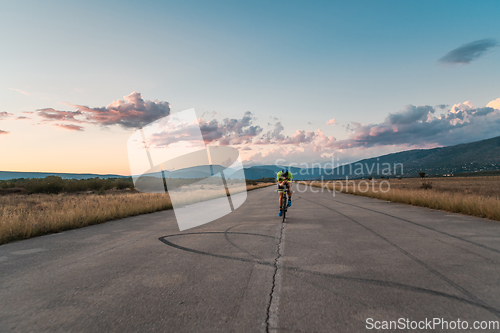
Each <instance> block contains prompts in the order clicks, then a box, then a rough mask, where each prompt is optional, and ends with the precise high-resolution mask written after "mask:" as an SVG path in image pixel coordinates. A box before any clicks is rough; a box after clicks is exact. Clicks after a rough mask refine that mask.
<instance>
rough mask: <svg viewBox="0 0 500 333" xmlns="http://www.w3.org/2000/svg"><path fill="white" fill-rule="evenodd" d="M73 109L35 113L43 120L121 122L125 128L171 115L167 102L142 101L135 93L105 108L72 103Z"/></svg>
mask: <svg viewBox="0 0 500 333" xmlns="http://www.w3.org/2000/svg"><path fill="white" fill-rule="evenodd" d="M67 105H70V106H72V107H75V108H76V109H77V110H76V111H59V110H55V109H53V108H47V109H41V110H38V111H37V115H38V116H39V117H41V118H43V119H44V121H68V122H77V123H87V124H93V125H102V126H110V125H120V126H122V127H125V128H141V127H143V126H144V125H147V124H149V123H151V122H153V121H155V120H157V119H159V118H161V117H165V116H168V115H169V114H170V104H169V103H168V102H159V101H147V100H143V99H142V96H141V94H140V93H138V92H135V91H134V92H133V93H131V94H130V95H127V96H124V99H123V100H116V101H113V102H112V103H110V104H109V105H108V106H105V107H97V108H91V107H88V106H84V105H73V104H67Z"/></svg>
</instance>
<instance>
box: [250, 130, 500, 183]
mask: <svg viewBox="0 0 500 333" xmlns="http://www.w3.org/2000/svg"><path fill="white" fill-rule="evenodd" d="M388 166H390V170H388ZM281 168H282V167H281V166H275V165H263V166H254V167H250V168H246V169H245V176H246V178H247V179H259V178H262V177H275V176H276V172H278V171H279V170H280V169H281ZM401 169H402V172H401ZM487 170H500V136H498V137H495V138H491V139H486V140H481V141H476V142H471V143H464V144H459V145H455V146H448V147H442V148H433V149H413V150H407V151H403V152H399V153H393V154H387V155H383V156H379V157H373V158H367V159H363V160H360V161H357V162H354V163H350V164H346V165H344V166H337V165H335V166H333V168H332V167H330V168H309V169H304V168H302V169H301V168H290V171H291V172H292V173H293V175H294V179H320V178H321V177H323V178H324V179H340V178H345V177H346V176H348V177H349V178H361V177H366V176H370V175H374V176H375V175H377V176H380V175H388V176H397V175H401V176H403V177H415V176H418V173H419V172H425V173H426V174H428V175H440V176H442V175H451V174H458V173H470V172H478V171H487ZM384 171H385V172H384Z"/></svg>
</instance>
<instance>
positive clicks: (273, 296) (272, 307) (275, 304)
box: [266, 222, 285, 333]
mask: <svg viewBox="0 0 500 333" xmlns="http://www.w3.org/2000/svg"><path fill="white" fill-rule="evenodd" d="M284 247H285V223H283V222H281V227H280V235H279V237H278V244H277V245H276V258H274V273H273V282H272V287H271V292H270V293H269V303H268V305H267V317H266V333H268V332H270V331H271V330H273V331H274V330H277V329H278V308H279V295H280V293H281V280H282V269H281V268H282V266H283V265H282V256H283V253H284Z"/></svg>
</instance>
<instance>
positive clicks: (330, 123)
mask: <svg viewBox="0 0 500 333" xmlns="http://www.w3.org/2000/svg"><path fill="white" fill-rule="evenodd" d="M336 122H337V121H336V120H335V119H333V118H332V119H330V120H327V121H326V124H327V125H335V123H336Z"/></svg>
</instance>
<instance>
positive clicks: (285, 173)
mask: <svg viewBox="0 0 500 333" xmlns="http://www.w3.org/2000/svg"><path fill="white" fill-rule="evenodd" d="M281 175H282V176H283V177H287V176H288V170H287V169H283V170H281Z"/></svg>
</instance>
